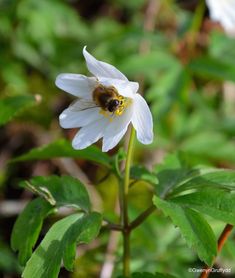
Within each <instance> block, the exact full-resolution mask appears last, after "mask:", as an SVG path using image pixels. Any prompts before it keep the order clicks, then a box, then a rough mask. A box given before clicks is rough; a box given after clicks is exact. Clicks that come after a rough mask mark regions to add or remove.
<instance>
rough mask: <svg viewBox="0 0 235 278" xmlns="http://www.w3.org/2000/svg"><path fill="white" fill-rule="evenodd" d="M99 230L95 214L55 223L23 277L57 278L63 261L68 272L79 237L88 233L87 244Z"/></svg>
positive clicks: (98, 216)
mask: <svg viewBox="0 0 235 278" xmlns="http://www.w3.org/2000/svg"><path fill="white" fill-rule="evenodd" d="M100 226H101V215H100V214H99V213H96V212H93V213H91V214H88V215H85V216H81V215H79V214H73V215H70V216H67V217H66V218H64V219H62V220H60V221H58V222H56V223H55V224H54V225H53V226H52V227H51V229H50V230H49V231H48V233H47V234H46V236H45V237H44V239H43V240H42V242H41V243H40V245H39V246H38V248H37V249H36V250H35V252H34V253H33V255H32V257H31V258H30V259H29V261H28V262H27V264H26V267H25V269H24V272H23V274H22V277H24V278H56V277H58V275H59V270H60V266H61V262H62V260H63V261H64V265H65V267H66V268H67V269H68V270H71V269H72V266H73V260H74V258H75V244H80V243H82V242H83V239H82V237H81V238H80V236H81V234H86V230H89V236H87V241H86V242H88V241H89V242H90V241H91V240H93V239H94V238H95V237H96V236H97V234H98V232H99V229H100Z"/></svg>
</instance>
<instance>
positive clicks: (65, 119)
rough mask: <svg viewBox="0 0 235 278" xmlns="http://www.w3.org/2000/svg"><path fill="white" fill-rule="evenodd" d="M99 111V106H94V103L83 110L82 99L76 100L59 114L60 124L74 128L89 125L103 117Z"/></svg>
mask: <svg viewBox="0 0 235 278" xmlns="http://www.w3.org/2000/svg"><path fill="white" fill-rule="evenodd" d="M91 105H92V103H91ZM99 111H100V108H99V107H96V105H95V103H93V105H92V106H91V107H90V108H87V109H86V108H84V110H83V101H81V100H77V101H76V102H75V103H73V104H72V105H70V106H69V107H68V108H67V109H65V110H64V111H63V112H62V113H61V114H60V116H59V120H60V125H61V126H62V127H63V128H75V127H83V126H86V125H89V124H90V123H92V122H94V121H97V120H99V119H101V118H102V117H103V116H102V115H101V114H100V113H99Z"/></svg>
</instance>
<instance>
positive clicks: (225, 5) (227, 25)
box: [206, 0, 235, 33]
mask: <svg viewBox="0 0 235 278" xmlns="http://www.w3.org/2000/svg"><path fill="white" fill-rule="evenodd" d="M206 3H207V5H208V8H209V11H210V17H211V19H212V20H214V21H218V22H220V24H221V25H222V26H223V27H224V29H225V31H226V32H227V33H232V32H234V31H235V0H223V1H218V0H206Z"/></svg>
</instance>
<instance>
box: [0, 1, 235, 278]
mask: <svg viewBox="0 0 235 278" xmlns="http://www.w3.org/2000/svg"><path fill="white" fill-rule="evenodd" d="M150 2H152V1H143V0H138V1H134V0H131V1H123V0H118V1H114V0H110V1H85V2H84V1H61V0H54V1H46V0H41V1H36V0H22V1H0V43H1V49H0V59H1V65H0V86H1V97H0V126H1V127H0V128H1V138H0V142H1V151H0V166H1V167H0V168H1V169H0V198H1V201H3V205H2V206H0V216H1V231H0V249H1V251H0V276H1V275H3V276H7V275H9V273H10V274H11V273H12V275H14V274H15V276H16V275H18V273H23V274H22V275H23V277H25V278H31V277H37V278H40V277H43V278H44V277H58V276H59V275H60V276H61V277H73V278H77V277H84V278H86V277H93V276H94V277H98V276H99V275H100V273H101V271H102V269H103V267H104V265H105V262H106V260H107V257H109V255H110V254H109V252H110V249H109V248H110V244H111V243H113V242H114V243H113V244H114V246H112V248H113V249H112V248H111V249H112V250H113V251H111V257H114V258H115V259H114V261H115V262H114V264H115V265H114V268H113V276H112V277H122V265H121V260H120V259H119V257H121V256H122V246H121V244H122V241H121V240H120V241H119V240H116V241H117V243H116V245H115V240H114V241H112V240H111V239H112V236H113V235H112V231H111V233H110V229H111V230H112V229H117V230H118V229H119V231H120V229H122V225H123V222H122V221H123V219H122V217H121V219H120V215H119V213H118V212H117V211H118V210H117V199H118V190H119V189H121V190H120V192H119V195H120V194H121V193H122V189H123V188H122V184H123V180H124V176H125V169H124V167H123V165H124V162H125V161H126V159H127V153H126V151H124V150H123V149H122V148H120V149H119V150H118V149H115V150H112V151H111V152H110V153H109V154H106V153H103V152H102V151H101V150H100V147H99V145H97V146H95V145H93V146H91V147H88V148H86V149H84V150H79V151H78V150H74V149H73V148H72V146H71V138H72V137H73V136H74V133H73V131H71V130H69V131H67V130H66V131H62V129H61V128H60V127H59V124H58V115H59V114H60V112H61V111H62V110H63V109H64V108H65V107H67V106H68V103H70V102H71V99H72V98H71V97H70V96H67V95H65V94H63V93H62V92H59V91H58V90H57V89H56V88H55V85H54V80H55V77H56V76H57V75H58V74H59V73H61V72H74V73H81V74H87V70H86V68H85V63H84V59H83V57H82V48H83V46H84V45H87V49H88V50H89V51H90V52H91V53H92V54H94V56H96V57H97V58H99V60H102V61H107V62H109V63H112V64H113V65H115V66H116V67H117V68H118V69H120V70H121V71H122V72H124V73H125V74H126V75H127V76H128V78H129V80H135V81H139V82H140V83H141V86H140V87H141V93H143V94H144V96H145V98H146V100H147V101H148V103H149V105H150V107H151V111H152V114H153V120H154V133H155V137H154V142H153V144H152V145H150V146H148V147H147V146H146V147H143V146H141V145H139V144H136V146H135V147H136V148H135V156H134V162H133V166H131V168H130V184H128V185H129V195H128V202H129V203H128V207H129V210H128V214H129V221H130V226H131V225H133V223H134V224H135V225H136V227H135V228H134V229H133V230H131V231H129V232H131V238H130V243H131V260H132V262H131V270H132V274H131V276H130V277H133V278H142V277H144V278H145V277H146V278H148V277H149V278H151V277H152V278H154V277H183V278H188V277H189V278H190V277H194V273H189V272H188V271H187V269H188V268H191V267H195V268H202V267H203V266H204V264H207V265H213V263H214V262H215V260H216V258H217V256H220V257H219V260H218V266H219V267H224V268H226V267H231V269H233V268H234V267H235V264H234V261H235V245H234V238H233V237H231V238H229V239H228V240H227V242H226V244H225V246H224V248H223V250H222V252H221V253H220V254H218V252H217V239H218V238H219V235H220V234H221V231H222V230H223V228H224V226H225V225H226V224H231V225H235V217H234V215H235V201H234V194H235V193H234V190H235V172H234V168H235V152H234V147H235V143H234V136H235V105H234V103H235V101H234V96H233V94H234V83H233V82H235V64H234V58H235V48H234V43H235V39H234V38H233V37H228V36H227V35H226V34H225V33H224V32H223V31H222V30H220V29H219V28H217V27H216V26H215V25H214V24H213V23H212V22H211V21H210V19H209V18H208V16H207V13H206V12H205V13H204V14H203V15H201V17H200V14H198V11H199V9H198V8H197V7H196V6H195V7H193V6H192V10H193V12H192V11H189V10H187V9H186V8H185V7H184V5H182V6H181V5H180V3H183V2H185V3H186V2H187V1H163V0H162V1H158V2H159V6H158V7H155V8H156V15H155V16H154V18H153V22H154V24H153V25H154V26H152V30H150V29H151V28H150V29H148V27H146V24H147V21H148V18H149V16H150V17H151V15H149V12H148V8H149V3H150ZM153 2H154V1H153ZM179 2H180V3H179ZM151 11H153V10H151ZM150 19H151V18H150ZM195 22H196V24H195ZM197 24H198V25H197ZM147 25H148V24H147ZM62 132H63V133H62ZM65 138H66V139H65ZM64 158H66V159H65V160H64ZM156 162H157V163H156ZM74 169H75V171H74ZM74 173H76V174H74ZM71 176H76V177H71ZM85 183H87V184H85ZM91 184H92V185H91ZM33 194H35V195H37V197H36V198H33ZM119 198H120V196H119ZM8 199H13V200H8ZM5 201H6V203H7V201H15V202H17V203H19V204H21V201H27V205H26V206H25V207H24V209H23V211H22V212H21V213H20V214H19V216H18V217H17V218H16V221H15V224H14V226H13V227H12V220H13V219H12V217H9V216H8V215H7V214H6V215H2V211H4V210H2V208H3V207H4V205H5ZM122 205H123V204H122V202H121V204H120V209H121V210H122ZM154 208H155V209H154ZM146 209H147V210H148V209H150V214H151V215H150V216H149V215H144V216H143V213H144V212H145V211H146ZM96 211H98V212H96ZM18 213H19V211H18V210H17V214H18ZM10 216H11V215H10ZM147 216H149V217H148V218H147ZM165 216H167V217H169V218H167V217H165ZM139 217H140V218H139ZM141 217H143V220H145V221H144V222H143V221H142V220H141V219H142V218H141ZM14 218H15V217H14ZM102 219H103V220H102ZM14 220H15V219H14ZM136 221H137V222H136ZM136 223H137V224H136ZM140 224H141V225H140ZM172 224H173V225H172ZM9 227H10V228H9ZM101 227H102V229H101ZM120 227H121V228H120ZM11 230H12V234H11V240H10V241H11V243H9V236H8V235H9V234H10V232H11ZM123 233H124V232H123ZM110 238H111V239H110ZM9 245H11V247H12V250H13V251H14V252H18V261H19V262H20V264H21V265H22V266H23V267H24V269H21V267H20V266H19V265H18V264H17V262H16V261H17V260H16V257H15V253H13V252H12V251H11V250H10V247H9ZM77 248H79V249H78V250H79V251H78V252H77V253H78V256H77V258H76V256H75V254H76V250H77ZM106 253H107V254H106ZM142 254H143V255H142ZM60 268H62V270H61V272H60ZM68 271H70V272H71V271H72V273H70V274H68ZM68 275H69V276H68ZM231 275H233V274H231ZM123 277H124V276H123Z"/></svg>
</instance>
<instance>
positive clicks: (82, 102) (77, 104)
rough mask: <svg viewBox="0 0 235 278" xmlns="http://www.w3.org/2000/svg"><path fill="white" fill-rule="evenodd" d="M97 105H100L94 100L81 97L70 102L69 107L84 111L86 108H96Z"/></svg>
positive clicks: (73, 109)
mask: <svg viewBox="0 0 235 278" xmlns="http://www.w3.org/2000/svg"><path fill="white" fill-rule="evenodd" d="M96 107H99V106H98V105H97V104H96V103H95V102H94V101H92V100H87V99H79V100H75V101H73V102H72V103H71V104H70V106H69V109H70V110H72V111H74V112H78V111H84V110H87V109H92V108H96Z"/></svg>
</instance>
